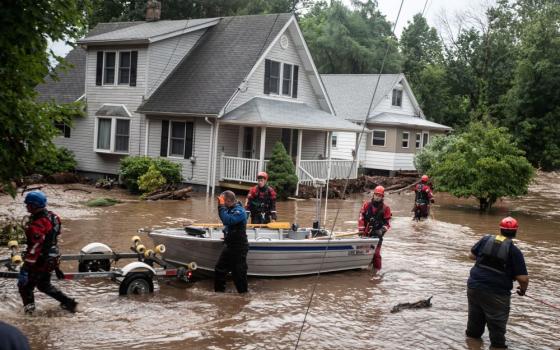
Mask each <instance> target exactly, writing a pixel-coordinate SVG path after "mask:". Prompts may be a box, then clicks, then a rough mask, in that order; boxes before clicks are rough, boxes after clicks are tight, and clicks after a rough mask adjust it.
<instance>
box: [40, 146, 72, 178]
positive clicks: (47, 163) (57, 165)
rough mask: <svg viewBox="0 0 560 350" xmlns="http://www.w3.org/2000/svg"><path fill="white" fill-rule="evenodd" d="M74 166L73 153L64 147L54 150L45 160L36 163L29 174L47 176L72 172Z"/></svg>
mask: <svg viewBox="0 0 560 350" xmlns="http://www.w3.org/2000/svg"><path fill="white" fill-rule="evenodd" d="M76 165H77V163H76V160H75V159H74V153H72V151H70V150H68V149H66V148H64V147H60V148H55V150H54V152H53V153H51V154H49V155H48V157H47V158H45V159H41V160H40V161H38V162H37V163H36V164H35V165H34V166H33V169H32V170H31V173H34V174H41V175H46V176H48V175H52V174H54V173H61V172H68V171H74V170H75V169H76Z"/></svg>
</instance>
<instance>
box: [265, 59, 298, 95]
mask: <svg viewBox="0 0 560 350" xmlns="http://www.w3.org/2000/svg"><path fill="white" fill-rule="evenodd" d="M298 71H299V67H298V66H297V65H293V64H288V63H280V62H276V61H272V60H265V65H264V93H265V94H266V95H270V94H275V95H280V94H281V95H282V96H288V97H292V98H297V92H298Z"/></svg>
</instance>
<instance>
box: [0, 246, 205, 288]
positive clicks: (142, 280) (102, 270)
mask: <svg viewBox="0 0 560 350" xmlns="http://www.w3.org/2000/svg"><path fill="white" fill-rule="evenodd" d="M8 248H9V249H10V255H11V256H10V258H0V266H3V267H5V268H6V269H7V271H0V277H3V278H14V279H15V278H18V275H19V269H20V268H21V266H22V265H23V259H22V258H21V255H20V254H19V244H18V242H17V241H10V242H8ZM130 249H131V251H132V253H118V252H114V251H113V250H112V249H111V248H110V247H109V246H108V245H106V244H104V243H97V242H95V243H90V244H88V245H86V246H85V247H83V248H82V249H81V251H80V253H79V254H64V255H61V256H60V260H61V261H78V272H65V273H64V276H62V275H61V276H60V277H61V278H59V279H62V280H78V279H85V278H110V279H111V280H112V281H114V282H117V283H119V295H132V294H148V293H152V292H153V291H154V282H153V281H154V279H163V278H169V277H175V278H177V279H179V280H182V281H184V282H187V283H190V282H192V275H193V271H194V270H196V268H197V265H196V263H195V262H191V263H188V264H185V265H179V264H177V263H171V262H169V261H166V260H165V259H163V258H162V257H161V254H163V253H164V252H165V249H166V248H165V246H164V245H163V244H160V245H158V246H156V247H154V249H153V250H152V249H146V247H145V246H144V245H143V244H142V242H141V240H140V237H138V236H134V237H132V246H131V247H130ZM121 259H136V260H137V261H134V262H130V263H128V264H126V265H125V266H124V267H122V268H118V267H112V264H113V263H116V262H117V261H119V260H121ZM53 274H54V273H53Z"/></svg>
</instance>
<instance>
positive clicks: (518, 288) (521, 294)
mask: <svg viewBox="0 0 560 350" xmlns="http://www.w3.org/2000/svg"><path fill="white" fill-rule="evenodd" d="M526 291H527V290H526V289H521V287H520V286H517V291H516V292H517V294H519V295H520V296H524V295H525V292H526Z"/></svg>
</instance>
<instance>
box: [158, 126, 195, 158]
mask: <svg viewBox="0 0 560 350" xmlns="http://www.w3.org/2000/svg"><path fill="white" fill-rule="evenodd" d="M192 149H193V123H190V122H178V121H169V120H162V121H161V149H160V156H162V157H180V158H185V159H188V158H190V157H191V156H192V155H193V152H192Z"/></svg>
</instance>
